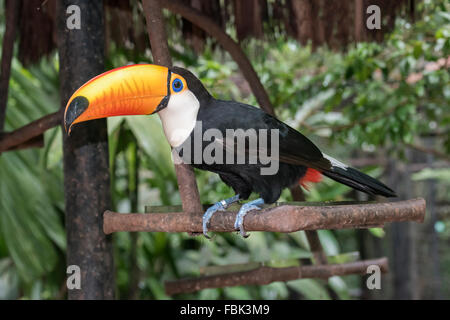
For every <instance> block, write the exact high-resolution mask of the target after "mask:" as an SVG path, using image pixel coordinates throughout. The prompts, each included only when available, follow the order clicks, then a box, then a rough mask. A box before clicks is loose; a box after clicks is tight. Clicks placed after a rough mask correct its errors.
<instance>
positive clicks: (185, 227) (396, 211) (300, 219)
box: [103, 198, 425, 234]
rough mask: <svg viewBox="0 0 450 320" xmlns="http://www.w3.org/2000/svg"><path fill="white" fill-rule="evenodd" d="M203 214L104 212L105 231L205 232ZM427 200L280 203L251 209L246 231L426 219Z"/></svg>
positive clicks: (215, 220)
mask: <svg viewBox="0 0 450 320" xmlns="http://www.w3.org/2000/svg"><path fill="white" fill-rule="evenodd" d="M202 213H203V211H202V210H201V211H199V212H196V213H192V212H191V213H188V212H186V213H184V212H169V213H152V214H142V213H127V214H121V213H117V212H112V211H106V212H105V213H104V222H103V230H104V232H105V233H106V234H109V233H113V232H118V231H131V232H133V231H145V232H192V233H199V232H201V231H202ZM424 217H425V200H424V199H422V198H417V199H411V200H406V201H397V202H382V203H366V204H343V205H326V204H325V205H323V206H308V205H306V206H294V205H281V206H276V207H271V208H266V209H263V210H261V211H251V212H249V213H248V214H247V216H246V217H245V222H244V227H245V230H247V231H270V232H285V233H289V232H295V231H299V230H319V229H345V228H368V227H375V226H377V227H380V226H383V225H384V224H385V223H388V222H400V221H415V222H423V219H424ZM235 218H236V213H235V212H231V211H224V212H220V214H216V215H214V216H213V217H212V219H211V225H210V227H209V230H210V231H216V232H233V231H235V229H234V220H235Z"/></svg>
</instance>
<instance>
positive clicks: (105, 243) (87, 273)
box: [57, 0, 114, 299]
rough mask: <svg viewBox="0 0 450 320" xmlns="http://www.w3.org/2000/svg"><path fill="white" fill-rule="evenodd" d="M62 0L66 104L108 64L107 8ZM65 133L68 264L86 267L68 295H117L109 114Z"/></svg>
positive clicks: (59, 9) (62, 79)
mask: <svg viewBox="0 0 450 320" xmlns="http://www.w3.org/2000/svg"><path fill="white" fill-rule="evenodd" d="M57 3H58V4H57V17H58V21H57V22H58V50H59V61H60V83H61V87H60V94H61V106H62V107H64V106H65V105H66V103H67V101H68V99H69V97H70V96H71V94H72V93H73V92H74V91H75V90H76V89H77V88H78V87H79V86H81V85H82V84H83V83H84V82H86V81H87V80H89V79H90V78H92V77H94V76H95V75H97V74H99V73H101V72H103V70H104V34H103V33H104V22H103V21H104V13H103V2H102V1H88V0H60V1H57ZM70 5H76V6H78V7H79V9H80V15H81V16H80V18H81V24H80V27H81V28H80V29H72V30H70V29H68V27H67V24H66V19H68V18H69V17H70V16H71V14H68V13H66V10H67V8H68V7H69V6H70ZM72 14H74V13H72ZM75 14H76V11H75ZM63 127H64V126H63ZM63 130H64V129H63ZM63 136H64V138H63V143H64V144H63V149H64V191H65V208H66V231H67V264H68V265H77V266H78V267H79V268H80V271H81V289H72V290H68V298H69V299H113V298H114V265H113V256H112V243H111V238H110V237H109V236H106V235H105V234H104V233H103V230H102V223H103V212H104V211H105V210H106V209H108V208H110V201H111V199H110V180H109V160H108V157H109V155H108V135H107V129H106V120H105V119H101V120H95V121H89V122H87V123H86V124H82V125H78V126H77V127H76V128H74V130H73V132H72V134H71V136H70V137H69V136H67V135H66V133H65V132H64V133H63Z"/></svg>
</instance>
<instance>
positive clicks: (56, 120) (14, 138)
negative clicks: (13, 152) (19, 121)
mask: <svg viewBox="0 0 450 320" xmlns="http://www.w3.org/2000/svg"><path fill="white" fill-rule="evenodd" d="M61 117H62V113H61V111H57V112H54V113H51V114H48V115H46V116H44V117H42V118H40V119H38V120H35V121H33V122H30V123H29V124H27V125H25V126H23V127H22V128H19V129H16V130H14V131H11V132H8V133H4V134H3V135H2V136H1V137H0V152H3V151H6V150H8V149H12V148H14V147H15V146H18V145H21V144H23V143H27V141H29V140H31V139H33V138H35V137H37V136H39V135H41V134H43V133H44V132H45V131H47V130H48V129H51V128H53V127H56V126H57V125H60V124H61V119H62V118H61Z"/></svg>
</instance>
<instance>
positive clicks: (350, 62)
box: [0, 0, 450, 299]
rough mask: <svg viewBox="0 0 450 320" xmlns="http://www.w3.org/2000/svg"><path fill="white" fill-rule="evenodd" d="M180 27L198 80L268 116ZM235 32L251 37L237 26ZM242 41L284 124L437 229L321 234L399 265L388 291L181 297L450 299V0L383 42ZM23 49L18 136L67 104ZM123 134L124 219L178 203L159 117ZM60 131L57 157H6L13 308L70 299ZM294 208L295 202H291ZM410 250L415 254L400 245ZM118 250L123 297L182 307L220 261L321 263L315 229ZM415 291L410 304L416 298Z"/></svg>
mask: <svg viewBox="0 0 450 320" xmlns="http://www.w3.org/2000/svg"><path fill="white" fill-rule="evenodd" d="M3 6H4V4H3V2H2V4H1V6H0V40H1V39H2V35H3V33H4V21H5V17H4V10H3ZM133 14H134V15H138V14H141V13H139V12H134V13H133ZM108 18H109V19H111V16H109V17H108ZM166 18H167V21H168V22H169V32H168V34H169V37H170V39H169V44H170V47H171V51H172V56H173V58H174V64H175V65H179V66H184V67H186V68H188V69H190V70H191V71H193V72H194V73H195V74H196V75H198V76H199V78H200V79H201V80H202V81H203V83H204V84H205V86H206V87H207V88H208V89H209V90H210V92H211V93H212V94H213V95H214V96H215V97H216V98H221V99H234V100H238V101H242V102H246V103H249V104H252V105H257V102H256V100H255V98H254V96H253V95H252V93H251V90H250V89H249V87H248V85H247V83H246V81H245V80H244V79H243V77H242V75H241V74H240V72H239V69H238V67H237V65H236V63H234V62H233V60H232V59H231V58H230V56H229V55H228V54H226V53H224V52H223V51H222V50H221V49H220V48H219V47H218V46H217V45H216V44H215V43H214V42H213V41H210V40H207V41H205V43H204V45H203V46H202V48H201V50H200V52H199V50H198V48H193V46H192V43H190V42H189V41H186V40H185V39H184V38H183V34H182V33H181V32H179V31H178V22H177V21H178V20H177V18H176V17H175V16H173V15H171V14H168V13H166ZM227 32H228V33H229V34H231V35H232V36H233V37H236V30H234V29H233V26H232V25H229V26H227ZM241 46H242V47H243V48H244V49H245V52H246V54H247V55H248V57H249V59H250V61H252V64H253V66H254V67H255V69H256V71H257V73H258V75H259V76H260V78H261V80H262V82H263V85H264V87H265V88H266V90H267V91H268V93H269V96H270V98H271V101H272V103H273V104H274V106H275V111H276V113H277V115H278V116H279V117H280V118H281V119H282V120H283V121H285V122H287V123H288V124H290V125H291V126H293V127H294V128H297V129H298V130H299V131H301V132H302V133H304V134H305V135H307V136H308V137H310V138H311V139H312V140H313V141H315V142H316V143H317V144H318V145H320V146H321V148H322V149H323V150H327V153H328V154H332V155H333V156H335V157H337V158H340V159H342V160H343V161H346V162H349V163H352V164H353V165H354V166H356V167H358V168H361V169H362V170H364V171H365V172H368V173H370V174H371V175H374V176H378V177H380V178H381V179H382V180H384V181H385V182H387V183H388V184H389V185H391V186H392V187H393V188H394V189H396V190H397V191H398V193H399V195H400V198H412V197H415V196H422V197H424V198H426V199H427V203H428V212H427V220H426V221H425V223H424V224H423V225H412V224H405V226H403V225H402V226H396V225H395V224H394V225H392V226H389V227H387V228H385V229H384V230H382V229H370V230H338V231H328V230H323V231H319V237H320V240H321V242H322V245H323V246H324V249H325V252H326V254H327V255H339V254H341V253H346V252H355V251H359V252H360V256H361V258H375V257H379V256H383V255H387V256H388V257H389V258H390V264H391V266H392V265H393V266H394V267H393V269H392V270H391V272H390V274H389V275H387V276H385V277H384V278H383V282H382V290H379V291H378V292H368V291H367V290H366V289H364V288H365V285H364V283H365V282H364V279H363V278H361V277H360V276H348V277H333V278H330V279H329V280H328V281H323V280H312V279H304V280H296V281H290V282H287V283H280V282H277V283H272V284H270V285H266V286H246V287H232V288H223V289H208V290H203V291H200V292H198V293H195V294H189V295H181V296H177V297H176V298H193V299H218V298H228V299H257V298H260V299H288V298H304V299H331V298H342V299H352V298H392V297H399V298H402V297H403V298H450V249H449V244H450V216H449V214H450V168H449V159H450V128H449V127H450V106H449V101H450V75H449V70H448V67H449V64H450V62H449V60H448V59H449V58H450V4H449V3H448V1H445V0H436V1H422V2H419V3H418V5H417V8H416V16H415V21H414V22H412V21H410V20H408V19H406V18H404V17H402V16H401V15H398V16H397V18H396V20H395V24H394V27H393V29H392V31H391V32H390V33H388V34H386V35H385V36H384V39H383V41H380V42H360V43H358V44H352V45H348V46H347V47H345V49H342V48H341V49H340V50H336V49H334V48H333V49H331V48H329V47H327V46H320V47H318V48H314V50H313V44H312V43H308V44H300V43H299V42H297V41H296V40H295V39H292V38H291V37H290V36H286V35H284V36H274V37H273V39H270V40H267V39H265V40H261V39H246V40H242V41H241ZM17 51H18V48H16V55H15V57H14V59H13V65H12V75H11V81H10V90H9V100H8V109H7V118H6V123H5V130H7V131H8V130H13V129H15V128H18V127H20V126H23V125H25V124H27V123H29V122H30V121H32V120H34V119H37V118H39V117H41V116H43V115H45V114H48V113H51V112H54V111H55V110H57V109H59V95H58V58H57V56H56V53H52V54H50V55H49V56H47V57H45V58H42V59H40V60H39V61H38V62H35V63H33V64H27V65H23V64H22V63H21V62H19V59H18V57H17V55H18V54H17ZM142 62H145V63H148V62H151V54H150V51H149V50H136V48H134V47H133V46H132V45H128V46H119V45H117V44H116V43H113V42H111V43H109V45H108V52H107V65H106V69H111V68H114V67H119V66H122V65H126V64H130V63H142ZM108 131H109V142H110V144H109V150H110V168H111V177H112V190H111V192H112V196H113V197H112V198H113V206H114V207H113V208H112V209H113V210H116V211H119V212H144V210H145V206H146V205H174V204H179V203H180V198H179V194H178V192H177V183H176V177H175V173H174V168H173V164H172V161H171V157H170V148H169V145H168V143H167V142H166V139H165V137H164V135H163V131H162V130H161V125H160V122H159V119H158V117H156V116H153V117H147V116H143V117H140V116H133V117H116V118H110V119H108ZM61 136H62V131H61V128H59V127H58V128H54V129H52V130H49V131H47V132H46V133H45V147H44V148H42V149H30V150H24V151H14V152H5V153H3V154H2V155H1V156H0V194H1V200H0V299H17V298H21V299H63V298H65V295H66V292H65V277H66V274H65V267H66V264H65V248H66V244H65V230H64V198H63V187H62V186H63V181H62V179H63V176H62V141H61ZM196 176H197V181H198V185H199V189H200V192H201V199H202V202H203V203H213V202H216V201H217V200H218V199H223V198H226V197H229V196H231V195H232V191H231V190H230V189H229V188H227V187H226V186H225V185H224V184H223V183H222V182H221V181H220V180H219V178H218V176H216V175H214V174H210V173H207V172H200V171H196ZM306 197H307V200H308V201H327V200H352V199H353V200H354V199H357V200H367V198H365V197H364V196H363V195H361V194H356V193H355V192H352V191H351V190H350V189H349V188H347V187H345V186H343V185H339V184H337V183H335V182H333V181H331V180H329V179H327V180H325V181H324V182H322V183H320V184H318V185H316V186H313V187H311V189H310V190H309V191H308V192H307V193H306ZM289 200H291V198H290V193H289V192H288V191H287V192H285V193H283V195H282V198H281V199H280V201H289ZM404 243H406V244H407V246H406V251H405V250H404V249H405V247H400V244H404ZM114 248H115V249H114V250H115V251H114V255H115V264H116V285H117V295H118V297H120V298H124V299H127V298H134V299H170V298H171V297H168V296H166V295H165V293H164V286H163V282H164V280H170V279H175V278H177V277H187V276H196V275H199V274H200V272H201V270H202V268H203V267H207V266H213V265H227V264H238V263H247V262H255V261H256V262H266V263H271V264H272V265H281V264H283V263H289V262H292V261H296V260H298V259H299V258H308V257H311V253H310V251H309V247H308V243H307V241H306V237H305V235H304V233H303V232H295V233H292V234H279V233H261V232H253V233H252V234H251V236H250V237H249V238H248V239H242V238H241V237H240V236H239V235H237V234H217V236H216V237H215V238H214V240H213V241H208V240H206V239H204V238H203V237H191V236H188V235H187V234H181V233H180V234H165V233H135V234H132V233H117V234H114ZM400 250H401V251H405V252H403V253H401V252H399V251H400ZM402 259H403V260H402ZM405 259H406V260H405ZM405 261H407V262H406V263H405ZM411 279H412V280H413V281H412V280H411ZM402 281H403V282H402ZM408 281H409V282H408ZM411 281H412V282H411ZM401 286H407V290H409V291H410V292H409V294H410V295H411V296H402V290H401V289H399V287H401ZM408 286H409V287H408Z"/></svg>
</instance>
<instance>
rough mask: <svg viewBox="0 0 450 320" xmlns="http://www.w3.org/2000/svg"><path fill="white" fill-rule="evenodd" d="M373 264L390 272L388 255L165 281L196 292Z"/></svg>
mask: <svg viewBox="0 0 450 320" xmlns="http://www.w3.org/2000/svg"><path fill="white" fill-rule="evenodd" d="M372 265H377V266H379V267H380V271H381V272H383V273H386V272H388V261H387V258H380V259H373V260H364V261H356V262H350V263H344V264H329V265H315V266H299V267H287V268H273V267H265V266H262V267H259V268H257V269H253V270H249V271H241V272H232V273H227V274H221V275H214V276H205V277H200V278H191V279H182V280H177V281H167V282H166V283H165V288H166V294H167V295H174V294H179V293H190V292H195V291H198V290H202V289H206V288H223V287H232V286H241V285H265V284H269V283H272V282H276V281H291V280H296V279H306V278H308V279H311V278H315V279H317V278H318V279H327V278H330V277H333V276H345V275H350V274H366V273H367V268H368V267H369V266H372Z"/></svg>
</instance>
